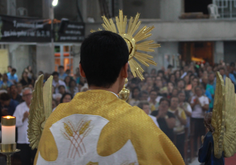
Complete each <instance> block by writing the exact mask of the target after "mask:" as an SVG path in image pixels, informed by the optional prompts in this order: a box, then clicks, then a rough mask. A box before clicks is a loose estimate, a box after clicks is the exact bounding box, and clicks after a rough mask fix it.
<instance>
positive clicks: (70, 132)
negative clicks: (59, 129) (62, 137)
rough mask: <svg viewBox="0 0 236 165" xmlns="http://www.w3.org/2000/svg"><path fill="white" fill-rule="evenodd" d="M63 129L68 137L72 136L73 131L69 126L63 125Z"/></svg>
mask: <svg viewBox="0 0 236 165" xmlns="http://www.w3.org/2000/svg"><path fill="white" fill-rule="evenodd" d="M64 129H65V131H66V133H67V134H68V135H69V136H71V137H72V136H73V131H72V130H71V128H70V126H69V125H68V124H66V123H64Z"/></svg>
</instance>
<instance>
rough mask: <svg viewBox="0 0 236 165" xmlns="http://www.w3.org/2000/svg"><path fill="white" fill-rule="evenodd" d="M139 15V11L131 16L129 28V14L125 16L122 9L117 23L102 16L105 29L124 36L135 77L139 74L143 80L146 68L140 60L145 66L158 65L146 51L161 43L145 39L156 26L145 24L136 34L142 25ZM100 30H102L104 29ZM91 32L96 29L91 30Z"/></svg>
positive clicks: (150, 50)
mask: <svg viewBox="0 0 236 165" xmlns="http://www.w3.org/2000/svg"><path fill="white" fill-rule="evenodd" d="M139 16H140V14H139V13H137V15H136V16H135V18H133V17H131V18H130V20H129V24H128V29H127V28H126V27H127V16H123V11H122V10H120V11H119V17H116V25H115V24H114V22H113V20H112V19H109V20H108V19H107V18H106V17H105V16H102V19H103V21H104V23H103V24H102V26H103V28H104V29H105V30H107V31H111V32H114V33H118V34H119V35H121V36H122V37H123V38H124V40H125V41H126V43H127V45H128V48H129V53H130V54H129V66H130V69H131V72H132V74H133V75H134V77H137V76H138V77H139V78H140V79H141V80H143V79H144V77H143V74H142V73H143V72H144V70H143V68H142V67H141V65H140V64H139V62H140V63H141V64H143V65H145V66H149V64H152V65H156V62H154V61H153V60H152V58H153V57H152V56H151V55H149V54H147V53H145V52H154V48H157V47H160V45H159V44H156V43H155V42H154V41H153V40H149V41H143V40H145V39H147V38H148V37H150V36H151V35H152V34H151V33H150V32H151V31H152V30H153V29H154V26H151V27H147V26H144V27H143V28H141V29H140V30H139V31H138V32H137V33H136V34H135V35H134V33H135V32H136V31H137V30H138V28H139V26H140V25H141V21H139ZM117 29H118V32H117ZM126 29H127V32H126ZM98 30H99V31H101V30H102V29H98ZM91 32H95V31H94V30H91ZM133 35H134V37H133Z"/></svg>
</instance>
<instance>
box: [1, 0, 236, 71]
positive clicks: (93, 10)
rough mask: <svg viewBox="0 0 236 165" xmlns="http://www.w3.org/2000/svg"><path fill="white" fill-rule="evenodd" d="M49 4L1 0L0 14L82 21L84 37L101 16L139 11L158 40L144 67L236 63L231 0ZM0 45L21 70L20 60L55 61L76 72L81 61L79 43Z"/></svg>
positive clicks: (62, 0)
mask: <svg viewBox="0 0 236 165" xmlns="http://www.w3.org/2000/svg"><path fill="white" fill-rule="evenodd" d="M51 2H52V0H2V1H1V2H0V9H1V10H0V14H8V15H18V16H20V15H23V16H30V17H38V18H56V19H59V20H60V19H61V18H68V19H69V20H76V21H83V22H84V23H85V27H86V28H85V29H86V30H85V35H86V36H87V35H89V34H90V30H91V29H94V30H96V29H98V28H102V26H101V24H102V20H101V15H106V16H108V17H114V16H116V15H118V12H119V9H122V10H123V11H124V14H125V15H127V16H128V18H129V17H130V16H135V15H136V13H137V12H139V13H141V15H140V20H141V21H142V24H141V26H140V27H142V26H144V25H147V26H152V25H154V26H155V29H154V30H153V31H152V36H151V37H150V39H152V40H154V41H155V42H157V43H160V44H161V47H160V48H158V49H156V51H155V52H154V53H152V55H153V56H154V60H155V61H156V62H157V66H152V67H150V68H148V69H152V68H156V69H160V68H161V67H167V65H168V64H172V65H174V66H175V67H179V66H180V62H179V59H182V60H183V61H185V62H191V60H192V58H193V57H195V58H198V59H202V60H204V61H206V62H209V63H210V64H214V63H219V62H220V60H223V61H225V62H226V63H230V62H235V61H236V30H235V29H236V1H235V0H192V1H189V0H80V1H79V0H59V1H58V5H57V6H56V7H52V6H51ZM12 4H15V6H13V5H12ZM210 4H213V5H210ZM209 5H210V6H209ZM212 6H213V7H212ZM215 6H216V7H215ZM214 16H215V17H214ZM0 44H1V43H0ZM2 44H5V45H6V46H4V47H5V48H7V50H8V53H9V64H10V65H13V66H14V67H17V68H20V70H22V69H23V67H22V65H23V63H24V65H23V66H27V65H30V64H32V65H33V68H34V70H35V71H37V72H38V71H39V70H43V71H45V72H48V73H51V72H52V71H53V70H54V69H55V68H56V67H57V66H58V65H59V64H62V65H68V66H70V67H67V68H69V69H72V70H74V71H75V68H76V67H78V65H79V60H80V59H79V50H80V43H76V44H74V43H60V44H55V43H54V44H52V43H30V44H29V43H2ZM24 58H25V59H28V60H22V59H24ZM18 61H22V62H18ZM66 61H67V62H66ZM68 61H69V63H68ZM146 69H147V68H146ZM19 72H21V71H19Z"/></svg>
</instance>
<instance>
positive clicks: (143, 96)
mask: <svg viewBox="0 0 236 165" xmlns="http://www.w3.org/2000/svg"><path fill="white" fill-rule="evenodd" d="M217 71H219V73H220V74H221V75H222V77H223V78H224V79H225V77H229V78H230V79H231V80H232V82H233V83H234V84H236V71H235V63H230V64H229V65H228V64H225V63H223V62H221V63H219V64H215V65H214V66H211V65H209V64H207V63H206V64H196V63H190V64H188V65H183V66H182V67H181V69H174V68H173V67H172V66H171V65H169V66H168V68H167V69H164V68H162V69H160V70H156V69H152V70H151V72H150V73H148V72H144V73H143V75H144V78H145V79H144V80H143V81H141V80H140V79H139V78H134V77H133V75H132V73H131V72H130V71H129V74H128V84H127V85H126V88H128V89H129V90H130V98H129V99H128V101H127V102H128V103H129V104H130V105H131V106H138V107H139V108H141V109H143V110H144V112H145V113H146V114H148V115H149V116H150V117H151V118H152V119H153V121H154V122H155V124H156V125H157V127H159V128H160V129H161V130H162V131H163V132H164V133H165V134H166V135H167V136H168V137H169V138H170V139H171V140H172V141H173V143H174V144H175V145H176V147H177V148H178V150H179V151H180V153H181V155H182V156H183V158H184V156H185V154H184V147H185V141H186V140H187V139H188V138H192V139H193V140H194V151H195V153H197V151H198V149H199V147H200V144H201V142H200V140H201V136H202V135H204V134H205V133H206V129H205V127H204V114H205V113H206V112H211V111H212V110H213V105H214V94H215V93H214V92H215V88H216V72H217ZM16 72H17V70H16V69H15V68H12V67H11V66H9V67H8V73H4V74H2V75H0V78H1V80H0V108H1V110H0V115H1V116H4V115H13V116H16V127H17V144H18V147H19V149H21V158H22V159H21V160H22V163H23V164H31V163H32V160H33V158H34V155H35V153H36V152H35V150H33V151H32V150H31V149H30V147H29V141H28V138H27V128H28V116H29V105H30V101H31V98H32V92H33V86H34V83H35V80H36V79H37V77H38V76H39V75H41V74H44V80H45V81H46V80H47V79H48V77H49V76H50V75H52V76H53V87H54V88H53V96H52V97H53V101H52V109H55V108H56V107H57V105H58V104H59V103H65V102H70V101H71V99H72V98H73V97H74V95H75V94H76V93H78V92H84V91H86V90H88V84H87V82H86V79H85V78H83V77H81V76H80V74H79V69H78V68H77V69H76V73H75V74H71V73H70V70H66V71H65V69H64V67H63V66H59V67H58V72H57V71H55V72H53V73H52V74H48V73H43V72H42V71H40V72H39V73H38V75H37V76H36V75H35V74H34V73H33V71H32V68H31V67H30V66H29V67H27V68H25V70H24V71H23V73H22V76H21V78H18V77H17V74H16Z"/></svg>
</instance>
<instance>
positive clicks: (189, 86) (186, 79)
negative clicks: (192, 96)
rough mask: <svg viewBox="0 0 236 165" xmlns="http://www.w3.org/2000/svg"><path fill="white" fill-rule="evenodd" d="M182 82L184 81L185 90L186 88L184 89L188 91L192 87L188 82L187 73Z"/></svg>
mask: <svg viewBox="0 0 236 165" xmlns="http://www.w3.org/2000/svg"><path fill="white" fill-rule="evenodd" d="M184 82H185V84H186V86H185V90H186V91H190V90H191V89H192V85H191V83H190V76H189V75H186V76H185V77H184Z"/></svg>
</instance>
